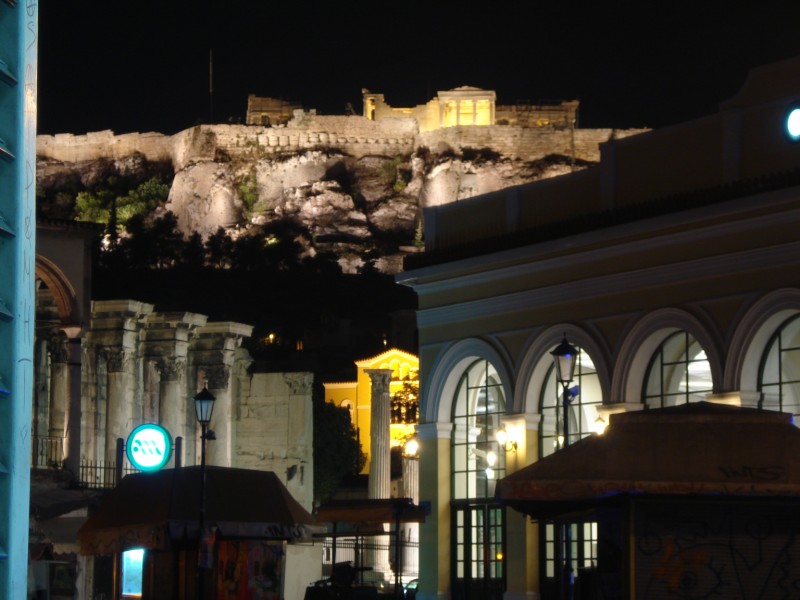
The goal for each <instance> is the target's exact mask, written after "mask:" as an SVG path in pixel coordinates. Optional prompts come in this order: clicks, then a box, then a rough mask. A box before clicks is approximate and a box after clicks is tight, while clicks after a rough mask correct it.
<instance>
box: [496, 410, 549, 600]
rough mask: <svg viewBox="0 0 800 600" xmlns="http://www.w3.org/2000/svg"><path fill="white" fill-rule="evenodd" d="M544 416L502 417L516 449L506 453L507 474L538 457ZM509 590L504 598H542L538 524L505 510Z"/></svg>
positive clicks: (524, 516)
mask: <svg viewBox="0 0 800 600" xmlns="http://www.w3.org/2000/svg"><path fill="white" fill-rule="evenodd" d="M540 422H541V415H540V414H538V413H526V414H518V415H507V416H505V417H503V423H502V424H503V426H504V427H505V429H506V431H507V432H508V436H509V440H514V441H516V442H517V449H516V450H515V451H513V452H508V453H506V475H511V474H512V473H514V472H516V471H518V470H519V469H521V468H523V467H525V466H526V465H529V464H531V463H533V462H536V461H537V460H538V459H539V423H540ZM505 556H506V559H505V561H506V564H505V567H506V574H507V579H506V593H505V595H504V600H531V599H532V598H538V597H539V586H540V579H539V527H538V525H536V524H535V523H533V521H532V520H531V519H530V518H528V517H527V516H526V515H524V514H522V513H521V512H519V511H517V510H513V509H507V510H506V554H505Z"/></svg>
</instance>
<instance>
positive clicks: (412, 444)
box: [403, 435, 419, 458]
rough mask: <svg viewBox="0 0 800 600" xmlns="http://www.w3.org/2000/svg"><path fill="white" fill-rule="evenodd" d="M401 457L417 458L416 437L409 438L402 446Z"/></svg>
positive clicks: (417, 444)
mask: <svg viewBox="0 0 800 600" xmlns="http://www.w3.org/2000/svg"><path fill="white" fill-rule="evenodd" d="M403 456H405V457H406V458H419V440H418V439H417V436H415V435H414V436H411V437H410V438H408V440H407V441H406V443H405V444H404V445H403Z"/></svg>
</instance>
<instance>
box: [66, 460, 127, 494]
mask: <svg viewBox="0 0 800 600" xmlns="http://www.w3.org/2000/svg"><path fill="white" fill-rule="evenodd" d="M138 472H139V471H138V470H137V469H134V468H133V467H131V466H129V465H126V466H125V467H123V469H122V473H121V475H122V476H123V477H124V476H125V475H127V474H129V473H138ZM119 475H120V474H118V472H117V465H116V463H105V462H103V461H101V460H98V461H84V462H81V466H80V473H79V474H78V485H79V486H80V487H83V488H87V489H93V490H105V489H111V488H113V487H115V486H116V485H117V482H118V481H117V478H118V476H119Z"/></svg>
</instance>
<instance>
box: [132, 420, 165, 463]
mask: <svg viewBox="0 0 800 600" xmlns="http://www.w3.org/2000/svg"><path fill="white" fill-rule="evenodd" d="M125 452H126V454H127V455H128V460H129V461H130V462H131V464H132V465H133V466H134V467H136V468H137V469H139V470H140V471H158V470H159V469H161V468H162V467H163V466H164V465H166V464H167V461H169V457H170V454H171V453H172V438H171V437H170V435H169V432H168V431H167V430H166V429H164V428H163V427H161V425H156V424H155V423H145V424H144V425H139V426H138V427H137V428H136V429H134V430H133V431H131V434H130V435H129V436H128V441H127V442H126V444H125Z"/></svg>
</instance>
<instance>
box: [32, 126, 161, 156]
mask: <svg viewBox="0 0 800 600" xmlns="http://www.w3.org/2000/svg"><path fill="white" fill-rule="evenodd" d="M134 152H140V153H142V154H144V155H145V156H146V157H147V159H148V160H152V161H161V160H172V152H173V136H168V135H164V134H162V133H152V132H151V133H126V134H122V135H114V132H113V131H111V130H109V129H107V130H105V131H95V132H92V133H87V134H85V135H73V134H71V133H59V134H57V135H40V136H37V137H36V156H38V157H42V158H49V159H53V160H59V161H62V162H71V163H74V162H82V161H89V160H99V159H101V158H113V159H117V158H124V157H126V156H129V155H131V154H133V153H134Z"/></svg>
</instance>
